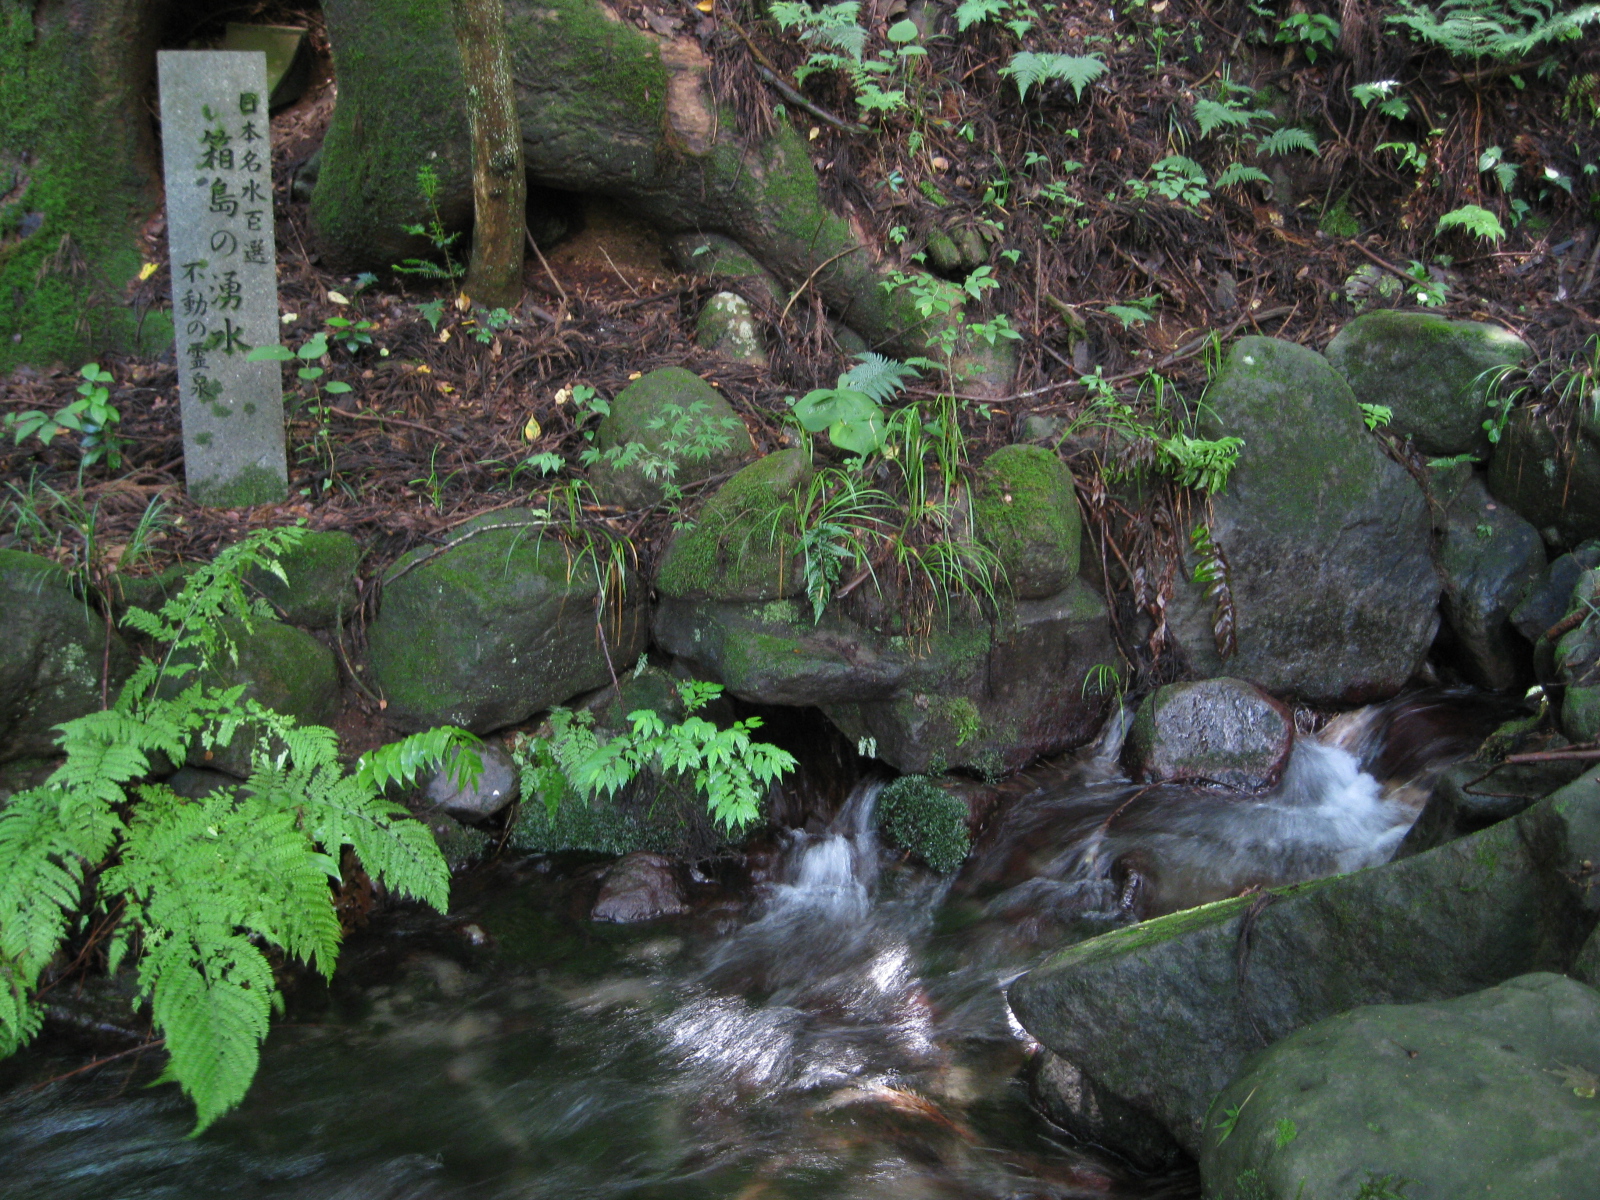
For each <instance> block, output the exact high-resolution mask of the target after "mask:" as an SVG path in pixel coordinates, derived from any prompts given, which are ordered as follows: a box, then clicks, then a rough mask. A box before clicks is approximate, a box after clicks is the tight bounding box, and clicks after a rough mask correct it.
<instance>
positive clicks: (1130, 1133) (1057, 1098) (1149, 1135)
mask: <svg viewBox="0 0 1600 1200" xmlns="http://www.w3.org/2000/svg"><path fill="white" fill-rule="evenodd" d="M1029 1083H1030V1086H1029V1093H1030V1095H1031V1096H1032V1098H1033V1102H1034V1104H1036V1105H1037V1106H1038V1107H1039V1109H1040V1110H1041V1111H1042V1112H1043V1113H1044V1115H1045V1116H1046V1117H1048V1118H1049V1119H1050V1120H1051V1121H1053V1122H1054V1123H1055V1124H1056V1125H1059V1126H1060V1127H1061V1128H1062V1129H1064V1130H1066V1131H1067V1133H1069V1134H1070V1135H1071V1136H1072V1137H1073V1138H1074V1139H1075V1140H1076V1141H1078V1142H1082V1143H1084V1144H1087V1145H1090V1146H1108V1147H1115V1148H1116V1152H1117V1154H1119V1155H1120V1156H1121V1157H1123V1158H1125V1159H1126V1160H1127V1161H1128V1162H1130V1163H1131V1164H1133V1166H1135V1167H1137V1168H1138V1169H1140V1170H1142V1171H1159V1170H1161V1169H1162V1168H1164V1167H1170V1166H1171V1165H1173V1164H1174V1163H1175V1162H1177V1161H1178V1160H1179V1159H1180V1158H1182V1157H1183V1148H1182V1147H1181V1146H1179V1145H1178V1143H1177V1142H1175V1141H1174V1140H1173V1138H1172V1135H1171V1134H1170V1133H1168V1132H1167V1131H1166V1129H1165V1128H1164V1127H1163V1126H1162V1125H1161V1123H1160V1122H1158V1121H1156V1120H1153V1119H1152V1118H1151V1117H1149V1116H1147V1115H1146V1114H1144V1113H1142V1112H1140V1111H1139V1110H1138V1109H1136V1108H1134V1107H1132V1106H1131V1105H1129V1104H1126V1103H1124V1102H1123V1101H1122V1100H1120V1099H1118V1098H1117V1097H1116V1096H1115V1095H1113V1094H1112V1093H1111V1092H1108V1091H1107V1090H1106V1089H1105V1088H1103V1087H1101V1086H1100V1085H1099V1084H1097V1083H1096V1082H1095V1081H1094V1080H1093V1079H1092V1078H1091V1077H1089V1076H1088V1075H1085V1074H1084V1073H1083V1072H1082V1071H1080V1070H1078V1068H1077V1067H1075V1066H1073V1065H1072V1064H1071V1063H1069V1062H1068V1061H1067V1060H1066V1059H1064V1058H1062V1057H1060V1056H1059V1055H1056V1054H1052V1053H1050V1051H1048V1050H1041V1051H1039V1055H1038V1059H1037V1061H1036V1062H1035V1063H1034V1068H1033V1076H1032V1079H1031V1080H1030V1081H1029Z"/></svg>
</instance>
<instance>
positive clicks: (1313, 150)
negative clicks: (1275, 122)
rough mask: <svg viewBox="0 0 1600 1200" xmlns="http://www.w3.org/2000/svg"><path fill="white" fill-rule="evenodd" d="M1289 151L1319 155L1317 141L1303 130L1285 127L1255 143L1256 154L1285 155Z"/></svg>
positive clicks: (1289, 126)
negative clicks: (1301, 151)
mask: <svg viewBox="0 0 1600 1200" xmlns="http://www.w3.org/2000/svg"><path fill="white" fill-rule="evenodd" d="M1291 150H1304V151H1305V152H1306V153H1307V154H1312V155H1315V154H1317V153H1319V150H1318V147H1317V139H1316V138H1314V137H1312V136H1311V135H1310V134H1309V133H1307V132H1306V131H1305V130H1304V129H1296V128H1295V127H1294V126H1292V125H1287V126H1285V127H1284V128H1282V129H1274V130H1273V131H1272V132H1271V133H1269V134H1267V136H1266V137H1264V138H1262V139H1261V140H1260V141H1259V142H1257V143H1256V153H1257V154H1287V153H1289V151H1291Z"/></svg>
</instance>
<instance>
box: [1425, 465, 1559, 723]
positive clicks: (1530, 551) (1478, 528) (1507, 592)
mask: <svg viewBox="0 0 1600 1200" xmlns="http://www.w3.org/2000/svg"><path fill="white" fill-rule="evenodd" d="M1440 525H1441V529H1440V536H1439V546H1438V553H1439V571H1440V574H1441V575H1442V576H1443V579H1444V595H1443V597H1442V599H1441V601H1440V611H1441V612H1442V613H1443V615H1444V620H1445V624H1446V626H1447V627H1448V629H1449V631H1450V641H1451V643H1452V647H1451V648H1452V650H1453V651H1454V653H1453V655H1452V661H1453V663H1454V665H1456V666H1457V667H1459V668H1460V669H1461V671H1462V673H1463V674H1464V675H1466V677H1467V678H1468V679H1469V680H1471V681H1472V682H1473V683H1475V684H1477V685H1478V686H1479V687H1483V688H1488V689H1490V690H1492V691H1505V690H1507V689H1509V688H1513V687H1516V686H1518V685H1519V684H1521V685H1524V686H1525V685H1526V684H1527V682H1528V681H1529V680H1530V679H1531V678H1532V670H1533V649H1532V646H1531V645H1530V644H1529V642H1528V641H1527V639H1525V638H1524V637H1522V635H1521V634H1519V633H1518V632H1517V630H1516V628H1515V627H1514V626H1513V625H1512V623H1511V610H1512V609H1513V608H1515V607H1516V605H1517V603H1518V601H1519V600H1520V599H1521V598H1522V596H1523V595H1524V594H1525V593H1526V592H1527V590H1528V588H1529V587H1530V585H1531V584H1532V583H1533V581H1534V580H1535V579H1536V578H1537V577H1538V575H1539V573H1540V572H1541V571H1543V570H1544V566H1545V553H1544V541H1543V540H1542V539H1541V538H1540V537H1539V531H1538V530H1537V529H1535V528H1534V527H1533V526H1532V525H1530V524H1529V523H1528V522H1527V521H1525V520H1523V519H1522V518H1521V517H1519V516H1518V515H1517V514H1516V513H1514V512H1513V511H1512V510H1511V509H1510V508H1509V507H1507V506H1506V505H1504V504H1501V503H1499V502H1498V501H1496V500H1495V499H1494V498H1493V497H1492V496H1490V495H1489V490H1488V488H1486V487H1485V486H1484V483H1483V480H1482V479H1481V478H1479V477H1478V476H1477V475H1476V474H1473V475H1472V476H1471V477H1470V478H1468V479H1467V480H1466V482H1465V484H1464V486H1462V487H1461V488H1460V489H1459V490H1457V491H1456V493H1455V495H1453V496H1452V497H1450V499H1449V502H1448V504H1447V505H1446V506H1445V509H1444V512H1443V514H1442V517H1441V520H1440Z"/></svg>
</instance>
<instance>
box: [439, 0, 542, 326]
mask: <svg viewBox="0 0 1600 1200" xmlns="http://www.w3.org/2000/svg"><path fill="white" fill-rule="evenodd" d="M453 7H454V13H455V25H456V44H457V45H458V46H459V47H460V50H461V72H462V76H463V78H464V79H465V81H466V86H467V120H468V122H469V124H470V125H471V126H472V196H473V212H474V220H473V226H472V262H471V265H470V266H469V267H468V268H467V283H466V291H467V295H469V296H471V297H472V298H473V299H474V300H477V301H478V302H479V303H481V304H485V305H488V306H489V307H491V308H511V307H513V306H514V305H516V304H517V302H518V301H520V300H521V299H522V242H523V238H524V237H525V236H526V233H525V231H526V228H527V219H526V215H525V213H524V211H523V209H524V206H525V205H526V204H527V196H528V179H527V174H526V171H525V169H524V167H523V163H522V128H521V126H520V125H519V124H518V121H517V100H516V94H515V93H514V92H513V91H512V90H511V56H510V54H509V53H508V51H507V49H506V10H505V2H504V0H455V3H454V6H453Z"/></svg>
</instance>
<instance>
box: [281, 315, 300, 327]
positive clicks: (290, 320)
mask: <svg viewBox="0 0 1600 1200" xmlns="http://www.w3.org/2000/svg"><path fill="white" fill-rule="evenodd" d="M299 319H300V314H299V313H284V314H283V316H281V317H279V318H278V323H279V324H281V325H293V324H294V323H295V322H296V321H298V320H299Z"/></svg>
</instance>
